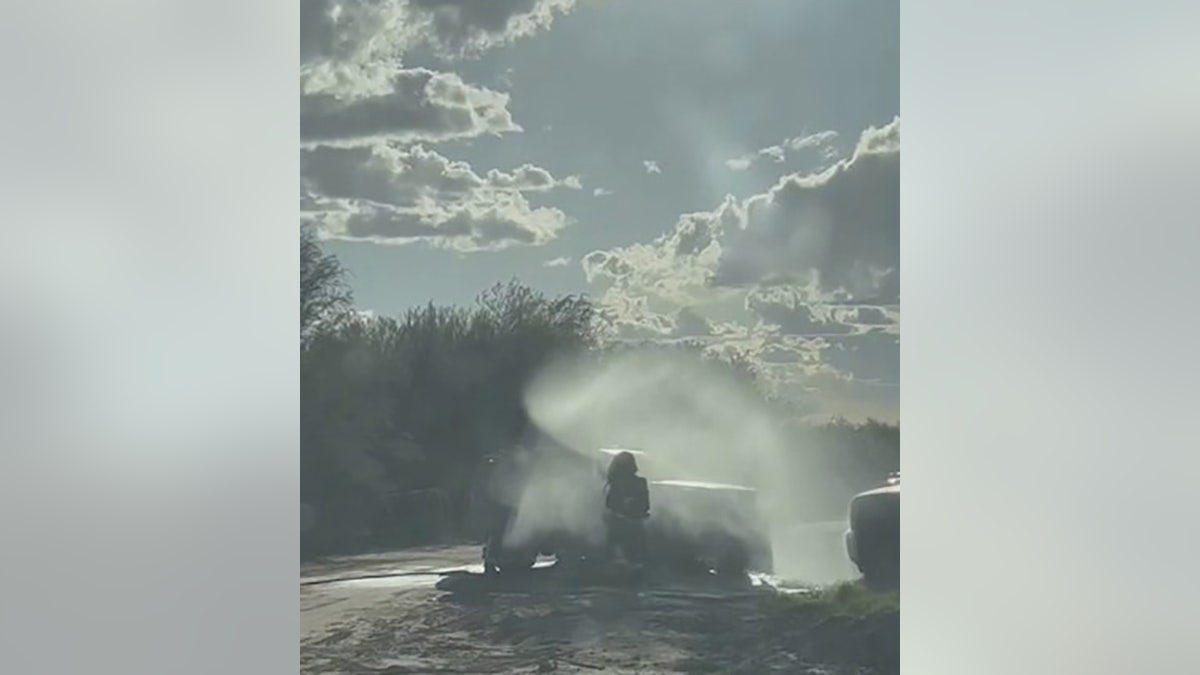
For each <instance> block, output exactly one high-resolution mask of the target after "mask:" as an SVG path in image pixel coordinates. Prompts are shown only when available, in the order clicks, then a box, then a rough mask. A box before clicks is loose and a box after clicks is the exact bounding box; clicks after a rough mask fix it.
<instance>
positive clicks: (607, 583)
mask: <svg viewBox="0 0 1200 675" xmlns="http://www.w3.org/2000/svg"><path fill="white" fill-rule="evenodd" d="M437 587H438V589H439V590H442V591H444V593H443V594H442V595H441V596H440V597H439V598H438V603H439V604H440V605H442V606H443V608H444V611H445V612H446V613H447V614H449V615H453V616H455V617H456V618H455V619H454V623H453V626H454V630H458V631H463V632H465V633H469V634H471V635H473V636H476V640H477V641H478V643H479V645H480V647H481V648H484V645H487V647H486V648H487V649H497V648H499V650H500V651H501V652H503V653H506V654H510V655H512V656H514V657H516V658H518V659H519V660H520V662H521V663H524V664H532V663H536V664H538V668H539V669H540V671H539V670H535V671H531V672H588V671H592V672H601V671H602V672H630V673H633V672H660V673H661V672H687V673H702V672H703V673H748V674H749V673H775V672H793V673H794V672H801V673H803V672H822V673H897V672H899V653H900V651H899V650H900V643H899V613H898V612H894V613H886V614H881V615H875V616H870V617H860V618H850V617H834V616H828V615H822V614H819V613H817V612H814V611H806V610H804V609H797V610H791V611H784V610H781V609H780V604H779V603H778V602H776V603H771V602H769V600H770V599H777V598H775V592H774V590H773V589H771V588H769V587H752V586H751V584H750V583H749V580H747V579H743V580H741V581H740V582H733V583H731V582H730V581H728V580H720V579H713V578H708V579H705V578H690V579H674V580H664V579H653V578H644V579H632V578H607V579H588V580H586V581H585V580H580V579H568V578H564V576H563V575H560V574H556V573H555V570H554V569H553V568H546V569H539V570H532V571H530V572H529V573H527V574H524V575H520V576H518V577H514V578H503V577H499V578H497V577H491V576H486V575H483V574H474V573H466V572H463V573H454V574H449V575H446V576H445V577H444V578H443V579H441V581H439V582H438V585H437ZM478 665H483V664H478ZM393 672H400V671H393Z"/></svg>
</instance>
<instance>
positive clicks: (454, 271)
mask: <svg viewBox="0 0 1200 675" xmlns="http://www.w3.org/2000/svg"><path fill="white" fill-rule="evenodd" d="M898 12H899V7H898V3H896V2H877V1H860V0H846V1H841V2H833V1H829V0H826V1H821V2H810V1H807V0H751V1H747V2H728V1H727V0H726V1H718V0H654V1H653V2H647V1H645V0H595V1H584V0H580V1H575V0H488V1H487V2H478V1H474V2H473V1H470V0H389V1H386V2H379V1H374V2H368V1H366V0H359V1H357V2H354V1H346V2H332V1H322V0H304V1H303V2H302V15H303V16H302V24H303V25H302V67H301V86H302V92H303V94H302V100H301V152H302V160H301V166H302V170H301V171H302V173H301V184H302V190H301V192H302V200H301V202H302V213H303V218H304V219H305V220H307V221H308V222H311V223H313V224H315V225H316V226H317V227H318V228H319V230H320V231H321V233H322V235H323V236H324V237H326V246H327V247H328V249H329V250H331V251H333V252H334V253H336V254H337V255H338V256H339V257H340V258H341V259H342V261H343V262H344V264H346V266H347V267H348V268H349V270H350V272H351V274H352V283H353V286H354V291H355V294H356V300H357V304H358V305H359V306H360V307H361V308H364V309H370V310H372V311H375V312H378V313H382V314H394V313H398V312H401V311H403V310H404V309H406V308H408V307H411V306H413V305H417V304H421V303H424V302H426V301H429V300H433V301H436V302H452V303H465V302H469V301H471V300H472V299H473V298H474V296H475V295H476V294H477V293H478V292H479V291H480V290H482V289H483V288H485V287H487V286H490V285H492V284H493V283H495V282H497V281H503V280H507V279H508V278H511V277H513V276H516V277H518V278H520V279H521V280H523V281H525V282H526V283H529V284H531V285H533V286H536V287H538V288H540V289H542V290H544V291H546V292H548V293H566V292H571V293H575V292H587V293H589V294H591V295H592V296H593V297H594V298H595V299H597V300H598V301H599V302H601V303H603V304H604V305H605V306H606V307H607V308H608V309H609V311H610V312H612V313H613V315H614V316H615V317H616V318H617V326H618V328H619V330H620V331H621V334H622V335H625V336H628V337H636V338H640V339H658V340H674V339H681V338H693V339H700V340H703V341H705V342H706V343H708V344H710V345H711V347H712V348H713V349H717V350H720V349H738V350H742V351H747V352H749V353H751V354H752V355H753V356H754V357H755V358H756V359H757V360H758V362H759V365H760V366H762V368H763V370H764V372H766V373H768V376H769V378H770V379H771V381H772V382H773V384H774V385H775V386H777V387H778V388H779V390H780V391H781V392H783V393H785V394H787V395H790V396H792V397H794V398H797V399H803V400H805V401H807V402H808V403H810V404H811V405H812V407H813V409H814V410H816V411H819V412H821V413H827V414H842V415H846V416H849V417H866V416H873V417H877V418H885V419H896V418H897V417H898V408H899V391H898V381H899V287H898V271H899V269H898V268H899V246H898V238H899V211H898V199H899V168H898V167H899V14H898Z"/></svg>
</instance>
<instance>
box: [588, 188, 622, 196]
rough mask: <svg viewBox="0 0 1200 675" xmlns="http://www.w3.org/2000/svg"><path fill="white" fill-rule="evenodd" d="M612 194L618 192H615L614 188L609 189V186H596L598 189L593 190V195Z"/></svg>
mask: <svg viewBox="0 0 1200 675" xmlns="http://www.w3.org/2000/svg"><path fill="white" fill-rule="evenodd" d="M611 194H616V193H614V192H613V191H612V190H609V189H608V188H596V189H594V190H592V196H593V197H607V196H608V195H611Z"/></svg>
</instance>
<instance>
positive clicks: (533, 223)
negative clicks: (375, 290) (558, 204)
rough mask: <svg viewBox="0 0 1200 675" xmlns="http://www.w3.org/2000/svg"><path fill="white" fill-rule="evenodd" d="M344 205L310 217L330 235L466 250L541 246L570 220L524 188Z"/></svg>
mask: <svg viewBox="0 0 1200 675" xmlns="http://www.w3.org/2000/svg"><path fill="white" fill-rule="evenodd" d="M339 206H340V207H341V208H331V209H329V210H326V211H323V212H320V213H318V214H315V215H313V216H311V217H310V218H309V220H310V222H312V223H313V224H315V225H316V226H317V227H318V228H319V229H320V231H321V234H322V236H324V237H326V238H331V239H342V240H346V241H366V242H373V243H377V244H394V245H403V244H413V243H418V242H421V243H426V244H429V245H431V246H436V247H439V248H447V249H453V250H456V251H461V252H474V251H496V250H501V249H505V248H510V247H513V246H540V245H543V244H546V243H548V242H550V241H552V240H553V239H554V238H555V237H557V236H558V234H559V231H560V230H562V229H563V228H564V227H566V226H567V224H568V219H567V217H566V214H564V213H563V212H562V211H560V210H559V209H554V208H533V207H531V206H530V204H529V202H528V200H526V199H525V198H524V197H523V196H522V195H521V193H519V192H512V191H504V192H495V193H491V194H490V195H488V198H486V199H471V200H468V201H466V202H463V203H456V204H453V205H447V204H442V203H438V202H436V201H434V200H432V199H422V200H420V201H419V202H418V203H417V205H415V206H412V207H395V206H388V205H384V204H378V203H375V202H369V201H365V200H360V201H343V202H341V203H340V204H339Z"/></svg>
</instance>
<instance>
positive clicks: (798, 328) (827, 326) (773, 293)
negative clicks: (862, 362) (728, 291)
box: [746, 286, 856, 336]
mask: <svg viewBox="0 0 1200 675" xmlns="http://www.w3.org/2000/svg"><path fill="white" fill-rule="evenodd" d="M809 296H810V293H809V292H807V291H806V290H805V289H800V288H797V287H794V286H770V287H765V288H755V289H753V290H751V291H750V292H749V293H748V294H747V296H746V309H748V310H750V311H751V312H753V313H754V314H755V316H757V317H759V318H760V319H761V320H762V321H763V322H764V323H765V324H766V325H768V326H771V327H773V328H775V329H777V330H779V331H780V332H781V333H782V334H785V335H807V336H816V335H820V336H829V335H844V334H848V333H852V332H854V331H855V330H856V329H855V327H854V326H853V325H851V324H849V323H845V322H843V321H840V320H839V317H838V316H837V315H836V314H834V313H833V312H832V311H830V310H829V309H828V308H827V307H824V306H822V305H815V304H811V303H809V302H808V297H809Z"/></svg>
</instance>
